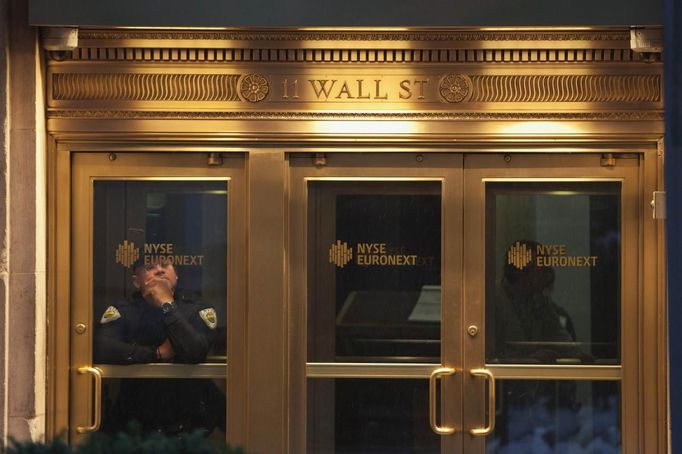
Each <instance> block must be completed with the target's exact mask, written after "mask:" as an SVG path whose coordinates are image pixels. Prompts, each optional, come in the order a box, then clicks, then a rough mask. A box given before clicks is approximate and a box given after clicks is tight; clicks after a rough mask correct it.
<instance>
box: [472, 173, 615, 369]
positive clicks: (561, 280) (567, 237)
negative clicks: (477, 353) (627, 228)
mask: <svg viewBox="0 0 682 454" xmlns="http://www.w3.org/2000/svg"><path fill="white" fill-rule="evenodd" d="M620 200H621V191H620V182H593V183H588V182H582V183H578V182H575V183H571V182H489V183H486V239H485V241H486V301H487V302H488V304H486V307H485V309H486V327H487V330H486V363H488V364H494V363H495V364H497V363H499V364H502V363H505V364H510V363H511V364H620V338H619V337H620V329H619V328H620V284H621V283H620V248H621V228H620V225H621V209H620Z"/></svg>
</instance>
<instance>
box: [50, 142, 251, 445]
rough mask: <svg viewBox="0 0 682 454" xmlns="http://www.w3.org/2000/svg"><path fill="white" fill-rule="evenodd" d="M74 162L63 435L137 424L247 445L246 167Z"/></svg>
mask: <svg viewBox="0 0 682 454" xmlns="http://www.w3.org/2000/svg"><path fill="white" fill-rule="evenodd" d="M216 158H217V159H216ZM71 162H72V173H71V175H72V181H71V192H72V199H71V200H72V218H71V224H72V242H71V244H72V250H71V268H70V269H71V273H70V290H71V305H70V309H69V308H61V309H60V310H61V311H62V314H58V316H60V317H62V318H63V319H67V318H68V320H69V324H68V325H67V326H70V327H71V329H70V330H69V333H68V336H69V340H68V344H70V371H69V381H70V392H69V396H70V401H69V402H68V407H67V408H68V409H69V414H68V420H65V421H61V425H62V426H66V425H67V424H68V427H69V430H70V439H71V440H72V441H73V442H78V441H79V440H80V439H81V437H82V436H84V435H85V434H88V433H90V432H93V431H98V430H100V431H109V432H114V431H118V430H125V429H126V427H127V424H128V421H130V420H136V421H138V423H139V425H140V426H141V429H142V430H144V431H149V430H152V431H159V432H163V433H166V434H169V435H172V434H175V433H179V432H182V431H189V430H196V429H201V430H205V431H206V432H207V433H209V434H210V436H211V437H214V438H222V439H225V438H227V440H229V441H231V442H233V443H243V439H242V438H241V437H242V436H243V433H242V424H243V420H242V416H241V415H243V413H244V411H243V409H244V403H243V401H242V398H241V397H240V396H241V395H240V393H238V392H234V391H233V390H239V389H243V387H244V379H243V377H242V372H239V371H243V370H244V367H243V356H242V355H243V353H240V352H243V351H244V350H245V349H244V345H243V343H244V339H243V336H244V332H243V329H244V328H243V327H244V325H245V324H244V319H245V284H244V281H243V279H244V278H243V273H242V272H240V270H242V269H243V267H244V262H245V260H244V254H245V247H244V244H245V241H244V235H245V233H244V232H245V230H244V214H243V213H244V205H243V203H244V192H243V191H244V189H243V185H244V183H243V166H244V162H243V159H242V158H241V157H230V156H229V155H225V156H222V157H220V156H218V157H215V156H214V157H213V159H212V160H209V158H208V156H207V154H206V153H158V152H157V153H146V154H145V153H73V155H72V161H71ZM65 310H68V311H69V313H68V314H67V313H64V311H65ZM62 345H64V344H62ZM228 389H229V390H230V391H232V392H228Z"/></svg>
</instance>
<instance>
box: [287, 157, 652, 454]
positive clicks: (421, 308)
mask: <svg viewBox="0 0 682 454" xmlns="http://www.w3.org/2000/svg"><path fill="white" fill-rule="evenodd" d="M600 158H601V156H600V155H597V154H583V155H570V156H569V155H559V154H551V155H550V154H545V155H542V154H514V155H503V154H492V153H491V154H447V153H404V154H389V153H384V154H341V153H339V154H327V155H326V156H321V155H320V156H317V157H316V158H311V157H310V156H309V155H308V156H300V157H299V156H295V155H294V156H292V157H291V159H290V162H291V197H292V205H291V219H292V236H291V263H290V267H291V268H290V269H291V270H292V288H291V291H292V297H291V301H292V302H294V303H295V304H292V308H291V310H292V312H291V320H292V339H291V340H292V352H291V354H292V366H293V367H292V369H293V370H294V372H293V374H292V383H293V386H294V388H295V390H296V392H295V393H294V395H296V396H298V397H299V398H298V399H295V402H293V404H292V417H293V420H300V421H306V424H305V425H303V424H301V425H300V426H298V427H300V428H299V429H297V428H292V432H293V436H292V444H291V452H310V453H317V452H320V453H333V452H334V453H387V452H391V453H437V452H443V453H451V452H466V453H473V452H490V453H505V452H524V451H526V452H637V450H638V443H639V442H640V435H639V434H640V427H641V426H640V424H641V416H640V415H639V414H638V406H637V389H638V387H639V386H640V385H641V383H640V382H639V380H641V379H640V378H638V370H639V367H640V366H639V364H638V359H637V358H638V357H637V350H638V348H639V345H641V338H640V337H639V330H638V323H641V320H639V319H638V315H637V313H638V311H637V307H638V304H639V302H638V294H639V292H640V289H639V283H638V266H637V263H638V258H639V257H638V254H639V252H638V251H639V249H638V246H637V245H638V238H639V237H640V232H639V230H638V229H639V223H638V207H639V206H640V205H639V195H638V184H639V183H638V178H639V176H638V175H639V173H638V169H639V164H638V159H637V158H630V159H619V160H618V162H617V165H616V166H615V167H614V166H611V167H603V166H601V165H600V162H601V161H600ZM297 366H300V369H297ZM303 366H305V371H306V372H305V376H303V374H302V373H297V372H296V371H297V370H298V371H302V370H304V367H303Z"/></svg>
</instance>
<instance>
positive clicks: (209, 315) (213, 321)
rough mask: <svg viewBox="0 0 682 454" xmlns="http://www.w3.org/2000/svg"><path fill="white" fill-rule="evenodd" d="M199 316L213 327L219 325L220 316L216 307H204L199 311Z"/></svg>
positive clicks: (207, 324)
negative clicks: (216, 311)
mask: <svg viewBox="0 0 682 454" xmlns="http://www.w3.org/2000/svg"><path fill="white" fill-rule="evenodd" d="M199 317H201V319H202V320H203V321H204V323H206V326H208V327H209V328H211V329H215V327H216V326H218V317H217V316H216V314H215V309H213V308H212V307H209V308H208V309H202V310H200V311H199Z"/></svg>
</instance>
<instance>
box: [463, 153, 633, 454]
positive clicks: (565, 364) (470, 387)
mask: <svg viewBox="0 0 682 454" xmlns="http://www.w3.org/2000/svg"><path fill="white" fill-rule="evenodd" d="M501 158H502V157H501V156H471V157H469V156H468V157H467V158H466V159H467V160H468V162H467V165H466V167H465V175H466V186H465V195H467V200H466V205H465V218H466V219H467V221H466V227H465V235H467V237H468V238H469V240H470V241H468V242H466V244H467V245H468V246H469V248H468V250H467V252H465V255H466V258H465V276H464V279H465V282H467V283H468V286H467V289H466V290H465V310H466V311H467V314H468V315H467V322H466V323H467V324H469V323H472V324H474V325H477V326H478V325H479V324H480V326H482V327H483V333H484V336H482V337H478V338H476V337H474V338H472V340H471V342H470V344H469V345H470V348H469V349H468V350H467V355H466V358H465V368H466V369H467V370H471V369H480V368H484V369H485V370H487V371H489V374H490V375H489V377H492V383H493V384H494V386H490V378H489V379H488V386H485V381H484V380H482V379H481V377H479V376H477V375H473V374H470V377H469V382H468V383H465V385H464V386H465V389H466V392H465V398H466V401H465V408H466V409H468V410H470V411H467V410H465V411H466V412H467V414H470V415H471V416H472V420H471V421H465V424H467V423H468V424H470V427H472V428H476V427H477V426H481V425H485V426H486V428H488V429H492V430H490V431H488V432H489V433H481V432H479V433H476V431H474V432H473V433H472V436H470V437H469V438H467V439H465V450H466V451H467V452H481V451H482V450H485V451H486V452H490V453H506V452H520V451H530V452H552V453H554V452H557V453H558V452H621V451H622V449H623V446H624V445H627V444H628V443H627V440H626V438H627V437H630V440H632V439H633V438H634V437H636V433H635V434H634V435H632V434H631V433H629V431H628V430H627V428H628V427H631V424H633V423H636V421H637V415H636V414H633V413H628V412H627V409H628V408H632V407H630V405H632V403H633V402H632V400H631V399H632V398H631V397H630V396H628V394H627V393H626V392H625V390H626V389H632V388H630V387H631V386H632V385H633V384H635V383H636V381H633V380H632V378H634V377H633V375H631V374H632V371H633V370H635V371H636V366H635V364H634V363H631V362H630V359H631V358H632V352H633V351H636V349H637V343H636V339H637V333H636V331H632V330H631V329H630V327H631V326H632V325H631V321H632V320H633V317H634V311H631V309H632V308H633V307H634V304H636V295H637V281H636V279H632V278H628V276H630V277H633V276H635V275H636V272H637V269H636V261H631V260H632V257H636V254H637V249H636V244H637V241H636V238H637V237H636V224H635V223H632V222H630V220H632V219H635V217H634V216H633V215H634V213H636V203H635V198H634V197H632V194H633V192H634V191H635V190H636V181H637V173H636V170H637V160H625V161H622V162H621V166H620V167H619V168H615V169H614V168H610V169H609V168H604V167H601V166H600V165H599V158H598V156H589V155H586V156H579V157H575V159H574V160H572V161H569V160H566V159H564V158H563V157H554V156H515V157H514V158H513V164H514V165H509V164H508V163H506V162H505V163H504V164H503V163H502V162H501V161H502V159H501ZM496 161H497V162H496ZM467 276H469V277H467ZM624 339H627V342H624V341H623V340H624ZM626 365H627V366H628V367H627V369H626ZM631 367H632V369H631ZM493 390H494V391H493ZM491 392H494V395H491ZM491 399H492V400H491ZM492 404H494V405H495V407H494V410H492V409H491V408H490V407H491V405H492ZM470 430H471V429H468V431H470ZM633 432H634V431H633ZM470 433H471V432H470ZM625 434H627V436H626V435H625ZM632 446H636V445H632Z"/></svg>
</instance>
